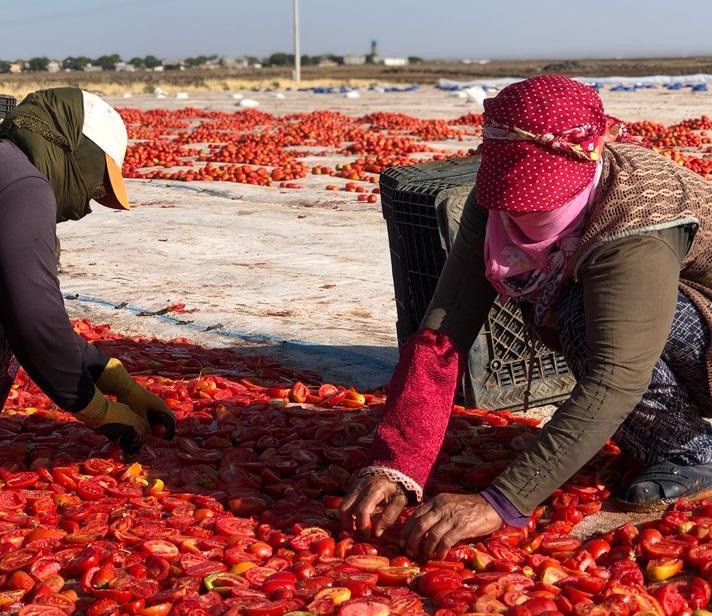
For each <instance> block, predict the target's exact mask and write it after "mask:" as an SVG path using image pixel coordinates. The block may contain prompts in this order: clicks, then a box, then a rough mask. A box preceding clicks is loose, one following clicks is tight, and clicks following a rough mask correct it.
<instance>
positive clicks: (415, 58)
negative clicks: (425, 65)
mask: <svg viewBox="0 0 712 616" xmlns="http://www.w3.org/2000/svg"><path fill="white" fill-rule="evenodd" d="M422 62H423V58H419V57H418V56H408V64H421V63H422Z"/></svg>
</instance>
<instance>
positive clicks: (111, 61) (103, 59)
mask: <svg viewBox="0 0 712 616" xmlns="http://www.w3.org/2000/svg"><path fill="white" fill-rule="evenodd" d="M119 62H121V56H120V55H119V54H117V53H113V54H111V55H110V56H99V57H98V58H97V59H96V60H94V62H93V64H96V65H97V66H101V68H103V69H104V70H105V71H113V70H114V69H115V68H116V65H117V64H118V63H119Z"/></svg>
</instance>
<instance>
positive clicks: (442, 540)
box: [401, 493, 503, 560]
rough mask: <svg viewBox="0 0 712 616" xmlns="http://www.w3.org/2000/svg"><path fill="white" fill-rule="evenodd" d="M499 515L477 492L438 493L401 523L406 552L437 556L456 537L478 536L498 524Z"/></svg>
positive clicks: (499, 523)
mask: <svg viewBox="0 0 712 616" xmlns="http://www.w3.org/2000/svg"><path fill="white" fill-rule="evenodd" d="M502 523H503V522H502V518H501V517H499V514H498V513H497V512H496V511H495V510H494V509H493V508H492V507H491V505H490V504H489V503H488V502H487V501H486V500H485V499H484V498H482V496H480V495H479V494H447V493H443V494H438V495H437V496H435V497H434V498H432V499H430V500H429V501H428V502H427V503H423V504H422V505H420V507H418V508H417V509H416V510H415V511H413V513H412V514H411V516H410V518H408V521H407V522H406V523H405V525H404V526H403V531H402V533H401V542H402V544H403V546H404V547H405V550H406V552H407V553H408V554H409V555H410V556H412V557H416V556H421V557H423V558H425V559H426V560H431V559H437V560H440V559H442V558H444V557H445V555H446V554H447V552H448V550H449V549H450V548H451V547H452V546H453V545H455V544H456V543H457V542H458V541H462V540H463V539H470V538H474V537H481V536H483V535H488V534H489V533H491V532H493V531H495V530H497V529H498V528H499V527H500V526H502Z"/></svg>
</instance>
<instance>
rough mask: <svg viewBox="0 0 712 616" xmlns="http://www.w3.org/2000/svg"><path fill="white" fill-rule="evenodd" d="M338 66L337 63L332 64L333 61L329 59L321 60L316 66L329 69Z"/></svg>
mask: <svg viewBox="0 0 712 616" xmlns="http://www.w3.org/2000/svg"><path fill="white" fill-rule="evenodd" d="M338 65H339V63H338V62H334V61H333V60H330V59H329V58H322V59H321V60H319V64H318V66H319V67H320V68H330V67H332V66H338Z"/></svg>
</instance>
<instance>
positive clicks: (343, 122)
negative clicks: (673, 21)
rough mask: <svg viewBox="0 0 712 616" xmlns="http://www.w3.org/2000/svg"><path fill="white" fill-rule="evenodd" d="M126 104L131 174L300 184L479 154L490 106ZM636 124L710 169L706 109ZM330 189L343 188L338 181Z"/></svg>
mask: <svg viewBox="0 0 712 616" xmlns="http://www.w3.org/2000/svg"><path fill="white" fill-rule="evenodd" d="M119 111H120V113H121V115H122V117H123V118H124V121H125V122H126V124H127V127H128V132H129V137H130V139H131V143H130V144H129V147H128V150H127V153H126V158H125V161H124V168H123V172H124V175H125V176H126V177H130V178H146V179H170V180H180V181H188V182H191V181H223V182H238V183H245V184H256V185H259V186H279V187H280V188H302V184H300V183H299V180H302V179H304V178H306V177H307V176H309V175H330V176H334V177H340V178H343V179H345V180H349V181H358V182H367V183H372V184H373V183H377V182H378V174H379V173H380V172H381V171H383V170H384V169H386V168H387V167H391V166H399V165H412V164H416V163H420V162H424V161H428V160H443V159H447V158H454V157H462V156H468V155H471V154H472V153H473V152H474V148H475V147H476V146H477V144H478V143H479V141H480V138H481V136H482V115H481V114H476V113H467V114H465V115H462V116H459V117H456V118H452V119H451V120H441V119H422V118H415V117H411V116H408V115H406V114H402V113H388V112H374V113H369V114H366V115H364V116H361V117H351V116H347V115H345V114H343V113H340V112H337V111H331V110H317V111H313V112H309V113H296V114H288V115H274V114H269V113H265V112H262V111H258V110H256V109H245V110H240V111H235V112H231V113H230V112H218V111H205V110H200V109H196V108H192V107H188V108H185V109H178V110H174V111H169V110H166V109H154V110H150V111H141V110H139V109H134V108H126V109H120V110H119ZM628 129H629V131H630V133H631V134H632V135H636V136H638V137H640V138H641V139H642V140H643V142H644V143H645V144H646V145H648V146H649V147H652V148H654V149H655V150H657V151H659V152H660V153H661V154H663V155H664V156H667V157H668V158H671V159H672V160H675V161H676V162H678V163H680V164H682V165H685V166H686V167H688V168H690V169H692V170H693V171H695V172H696V173H699V174H700V175H703V176H705V177H707V176H709V175H710V174H711V173H712V149H711V148H712V146H711V145H710V144H712V138H711V137H710V135H709V130H710V129H712V120H710V118H708V117H707V116H702V117H700V118H692V119H687V120H683V121H682V122H679V123H677V124H674V125H671V126H665V125H663V124H659V123H655V122H650V121H647V120H644V121H640V122H633V123H630V124H629V125H628ZM327 156H331V157H340V158H343V159H344V162H340V163H338V164H336V165H335V166H333V167H329V166H327V165H324V164H322V163H321V162H319V161H318V158H324V157H327ZM308 158H311V159H314V158H317V161H316V162H307V160H306V159H308ZM325 188H326V189H327V190H341V189H342V187H341V186H340V185H338V184H333V183H332V184H329V185H327V186H326V187H325ZM344 190H346V189H345V188H344ZM364 190H365V189H364ZM360 200H361V201H368V202H370V203H373V202H375V201H376V200H377V198H376V197H373V198H370V199H369V198H368V197H361V198H360Z"/></svg>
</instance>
